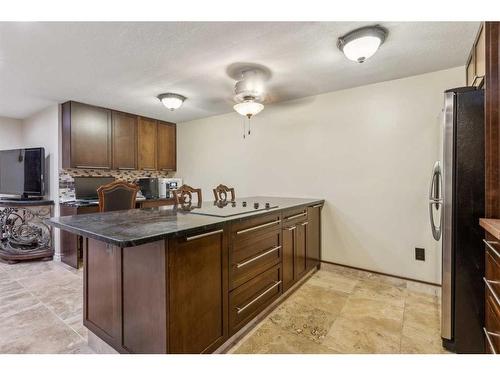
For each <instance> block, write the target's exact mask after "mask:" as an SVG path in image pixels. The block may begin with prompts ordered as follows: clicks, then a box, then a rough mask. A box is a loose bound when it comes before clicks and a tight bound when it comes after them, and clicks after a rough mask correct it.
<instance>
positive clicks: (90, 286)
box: [84, 239, 122, 349]
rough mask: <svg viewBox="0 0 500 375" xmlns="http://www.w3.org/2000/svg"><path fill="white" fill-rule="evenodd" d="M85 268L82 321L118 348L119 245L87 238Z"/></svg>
mask: <svg viewBox="0 0 500 375" xmlns="http://www.w3.org/2000/svg"><path fill="white" fill-rule="evenodd" d="M89 248H90V251H89ZM84 270H85V271H84V288H85V290H84V296H85V298H84V303H85V306H84V325H85V326H87V327H88V328H90V329H92V331H93V332H94V333H96V334H97V335H98V336H99V337H100V338H101V339H103V340H105V341H106V342H107V343H108V344H110V345H112V346H113V347H115V349H119V348H120V347H121V346H122V329H121V327H122V316H121V311H122V306H121V301H122V299H121V297H122V288H121V285H122V280H121V249H120V248H117V247H115V246H111V245H108V244H105V243H104V242H101V241H96V240H93V239H86V246H85V248H84Z"/></svg>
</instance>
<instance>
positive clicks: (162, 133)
mask: <svg viewBox="0 0 500 375" xmlns="http://www.w3.org/2000/svg"><path fill="white" fill-rule="evenodd" d="M157 137H158V150H157V153H158V161H157V167H158V169H159V170H166V171H175V170H176V169H177V149H176V147H177V146H176V144H177V142H176V125H175V124H172V123H169V122H162V121H158V136H157Z"/></svg>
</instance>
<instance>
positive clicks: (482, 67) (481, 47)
mask: <svg viewBox="0 0 500 375" xmlns="http://www.w3.org/2000/svg"><path fill="white" fill-rule="evenodd" d="M474 56H475V60H476V77H478V78H477V79H476V81H477V82H475V84H476V85H479V84H480V83H481V82H482V78H483V77H484V76H485V75H486V32H485V30H484V26H483V25H481V29H480V30H479V35H478V37H477V41H476V44H475V46H474Z"/></svg>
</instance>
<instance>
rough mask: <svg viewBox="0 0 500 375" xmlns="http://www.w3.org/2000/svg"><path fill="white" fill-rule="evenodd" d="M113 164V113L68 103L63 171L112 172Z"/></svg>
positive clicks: (64, 113)
mask: <svg viewBox="0 0 500 375" xmlns="http://www.w3.org/2000/svg"><path fill="white" fill-rule="evenodd" d="M111 161H112V159H111V111H110V110H109V109H105V108H100V107H94V106H90V105H87V104H82V103H76V102H68V103H64V104H63V105H62V166H63V168H88V169H111V167H112V162H111Z"/></svg>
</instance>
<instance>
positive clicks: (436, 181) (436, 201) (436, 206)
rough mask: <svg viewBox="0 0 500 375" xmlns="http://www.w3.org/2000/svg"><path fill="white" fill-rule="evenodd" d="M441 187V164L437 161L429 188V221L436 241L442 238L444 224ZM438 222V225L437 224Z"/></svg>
mask: <svg viewBox="0 0 500 375" xmlns="http://www.w3.org/2000/svg"><path fill="white" fill-rule="evenodd" d="M441 185H442V176H441V163H440V162H439V161H437V162H436V163H435V164H434V168H433V169H432V177H431V186H430V188H429V219H430V222H431V230H432V236H433V237H434V239H435V240H436V241H439V239H440V238H441V225H442V222H443V210H442V205H443V199H442V196H441ZM436 218H437V220H436ZM436 222H437V223H438V224H436Z"/></svg>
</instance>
